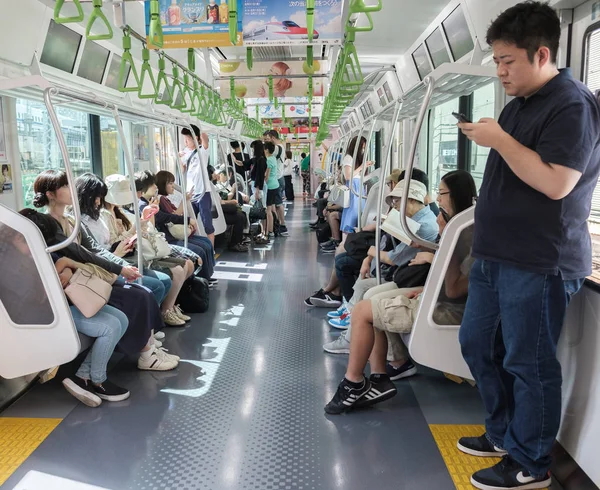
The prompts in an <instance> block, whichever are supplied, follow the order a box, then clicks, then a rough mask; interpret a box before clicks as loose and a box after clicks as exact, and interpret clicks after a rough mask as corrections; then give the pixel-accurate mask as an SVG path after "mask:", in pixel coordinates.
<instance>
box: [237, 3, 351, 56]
mask: <svg viewBox="0 0 600 490" xmlns="http://www.w3.org/2000/svg"><path fill="white" fill-rule="evenodd" d="M342 8H343V1H342V0H316V1H315V14H314V18H315V26H314V32H313V43H315V44H317V43H318V44H341V43H342V38H343V24H342ZM243 12H244V44H245V45H246V46H265V45H270V44H278V45H281V44H284V45H294V44H295V45H298V44H309V41H308V31H307V27H306V1H304V0H246V1H245V2H244V8H243Z"/></svg>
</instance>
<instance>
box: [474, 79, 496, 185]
mask: <svg viewBox="0 0 600 490" xmlns="http://www.w3.org/2000/svg"><path fill="white" fill-rule="evenodd" d="M495 103H496V87H495V85H494V84H493V83H490V84H489V85H486V86H485V87H481V88H479V89H477V90H475V92H473V101H472V104H473V119H472V120H473V121H479V120H480V119H481V118H484V117H494V115H495ZM489 153H490V149H489V148H483V147H481V146H478V145H476V144H475V143H472V147H471V167H470V171H471V174H472V175H473V179H475V183H476V184H477V188H478V189H479V187H480V186H481V182H482V181H483V172H484V170H485V164H486V162H487V158H488V155H489Z"/></svg>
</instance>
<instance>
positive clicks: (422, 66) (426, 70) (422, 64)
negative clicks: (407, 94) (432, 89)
mask: <svg viewBox="0 0 600 490" xmlns="http://www.w3.org/2000/svg"><path fill="white" fill-rule="evenodd" d="M412 58H413V61H414V62H415V66H416V67H417V71H418V72H419V78H420V79H421V80H423V79H424V78H425V77H426V76H427V75H429V74H430V73H431V62H430V61H429V55H428V54H427V50H426V49H425V45H424V44H421V45H420V46H419V47H418V48H417V49H415V51H414V53H413V54H412Z"/></svg>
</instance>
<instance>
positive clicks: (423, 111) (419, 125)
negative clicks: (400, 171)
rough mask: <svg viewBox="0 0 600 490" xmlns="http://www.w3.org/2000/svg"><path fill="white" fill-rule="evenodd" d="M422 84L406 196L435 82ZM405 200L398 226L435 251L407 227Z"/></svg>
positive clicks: (408, 165) (434, 247)
mask: <svg viewBox="0 0 600 490" xmlns="http://www.w3.org/2000/svg"><path fill="white" fill-rule="evenodd" d="M423 84H424V85H425V87H426V88H427V91H426V92H425V97H424V98H423V105H422V106H421V109H420V110H419V115H418V116H417V122H416V124H415V131H414V134H413V137H412V141H411V145H410V153H409V156H408V162H406V169H405V170H406V172H405V174H404V175H405V177H404V195H405V196H408V191H409V188H410V178H408V179H407V178H406V176H412V171H413V168H414V166H415V157H416V155H417V146H418V145H419V134H420V133H421V128H422V127H423V121H424V120H425V115H426V114H427V109H428V108H429V102H430V101H431V97H432V95H433V89H434V88H435V80H434V79H433V78H432V77H425V79H424V80H423ZM406 206H407V201H406V199H402V204H401V206H400V225H401V226H402V229H403V230H404V233H406V235H407V236H408V237H409V238H410V239H411V240H412V241H413V242H415V243H416V244H418V245H420V246H422V247H425V248H428V249H430V250H431V249H432V250H437V249H438V248H439V245H438V244H437V243H434V242H430V241H428V240H423V239H422V238H419V237H418V236H417V235H415V234H414V233H413V232H412V231H411V229H410V228H409V227H408V221H407V220H406Z"/></svg>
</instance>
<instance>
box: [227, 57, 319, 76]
mask: <svg viewBox="0 0 600 490" xmlns="http://www.w3.org/2000/svg"><path fill="white" fill-rule="evenodd" d="M219 67H220V69H221V70H220V71H221V76H223V77H268V76H269V75H273V76H290V75H294V76H296V75H298V76H310V75H314V76H326V75H327V71H328V68H329V62H328V61H327V60H321V61H319V60H314V61H313V66H312V67H311V66H308V63H307V62H306V61H296V60H287V61H281V62H279V63H274V62H273V61H255V62H254V64H253V66H252V70H249V69H248V66H247V64H246V63H245V61H243V60H224V61H221V62H219Z"/></svg>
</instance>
